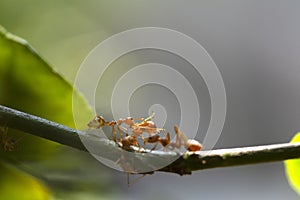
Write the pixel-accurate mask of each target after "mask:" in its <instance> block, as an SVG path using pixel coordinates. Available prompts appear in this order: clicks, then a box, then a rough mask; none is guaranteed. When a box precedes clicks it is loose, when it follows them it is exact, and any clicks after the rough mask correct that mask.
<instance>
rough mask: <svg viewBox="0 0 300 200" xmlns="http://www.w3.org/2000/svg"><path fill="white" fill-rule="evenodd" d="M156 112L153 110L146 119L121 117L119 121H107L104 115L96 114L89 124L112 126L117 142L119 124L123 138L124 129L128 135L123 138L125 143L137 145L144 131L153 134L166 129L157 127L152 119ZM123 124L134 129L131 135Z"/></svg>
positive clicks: (92, 126) (96, 126)
mask: <svg viewBox="0 0 300 200" xmlns="http://www.w3.org/2000/svg"><path fill="white" fill-rule="evenodd" d="M154 114H155V113H154V112H152V114H151V115H150V116H149V117H147V118H146V119H144V118H132V117H127V118H125V119H119V120H117V121H111V122H108V121H105V120H104V118H103V117H102V116H96V117H95V118H94V119H93V120H92V121H91V122H89V123H88V126H89V127H90V128H96V129H98V128H103V127H104V126H110V127H112V135H113V139H114V141H115V142H117V136H116V128H115V126H116V125H117V129H118V132H119V134H120V136H121V138H123V132H122V130H124V131H125V132H126V137H125V138H124V139H123V140H124V143H126V142H127V143H130V144H132V145H134V146H136V145H138V144H137V141H136V137H137V136H141V135H142V134H143V133H144V132H148V134H149V135H151V134H154V133H158V132H159V131H161V130H164V129H162V128H157V127H156V124H155V123H154V122H153V121H152V119H153V117H154ZM136 119H137V120H141V122H138V123H137V122H135V120H136ZM122 124H125V125H127V126H128V127H129V128H130V129H131V131H132V135H131V136H128V129H127V128H125V127H123V126H121V125H122ZM121 129H122V130H121ZM121 142H122V139H121ZM122 143H123V142H122Z"/></svg>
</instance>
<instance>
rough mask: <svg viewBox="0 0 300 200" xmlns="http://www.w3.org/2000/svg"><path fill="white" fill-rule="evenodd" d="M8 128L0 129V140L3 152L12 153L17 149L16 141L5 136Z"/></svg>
mask: <svg viewBox="0 0 300 200" xmlns="http://www.w3.org/2000/svg"><path fill="white" fill-rule="evenodd" d="M7 132H8V127H0V139H1V143H2V146H3V149H4V150H5V151H14V150H15V149H16V148H17V144H18V141H17V140H15V139H13V138H11V137H10V136H8V134H7Z"/></svg>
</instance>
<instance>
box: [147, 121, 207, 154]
mask: <svg viewBox="0 0 300 200" xmlns="http://www.w3.org/2000/svg"><path fill="white" fill-rule="evenodd" d="M174 130H175V133H176V142H170V133H169V132H168V133H167V135H166V138H161V137H160V136H159V135H158V134H156V135H153V136H150V137H148V138H146V139H145V140H144V144H146V143H147V142H148V143H156V144H155V146H154V147H153V148H152V150H154V149H155V148H156V146H157V144H158V143H160V144H161V145H162V146H163V147H167V148H169V149H171V150H173V149H175V148H177V149H180V148H181V146H182V144H183V145H184V147H185V148H186V149H187V150H188V151H193V152H194V151H200V150H201V149H202V145H201V144H200V142H198V141H197V140H194V139H188V138H187V137H186V136H185V135H184V134H183V133H182V132H181V131H180V129H179V128H178V126H174Z"/></svg>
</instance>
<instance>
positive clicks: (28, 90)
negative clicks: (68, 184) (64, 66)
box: [0, 27, 92, 160]
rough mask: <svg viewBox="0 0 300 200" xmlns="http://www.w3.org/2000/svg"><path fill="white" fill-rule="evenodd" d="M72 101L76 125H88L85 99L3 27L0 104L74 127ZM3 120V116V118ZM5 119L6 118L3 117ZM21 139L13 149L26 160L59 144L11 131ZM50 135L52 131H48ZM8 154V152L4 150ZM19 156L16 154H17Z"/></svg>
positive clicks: (38, 156) (0, 34) (12, 134)
mask: <svg viewBox="0 0 300 200" xmlns="http://www.w3.org/2000/svg"><path fill="white" fill-rule="evenodd" d="M72 101H73V102H74V105H75V106H78V107H79V108H80V109H76V110H80V114H78V113H76V116H80V117H81V119H80V120H78V118H77V119H76V123H78V124H76V127H77V128H85V127H86V123H87V122H88V121H89V120H90V119H91V118H92V113H91V111H90V109H89V107H88V106H87V104H86V102H85V101H84V99H83V98H82V97H81V96H80V95H79V94H78V93H77V92H75V95H74V98H73V87H72V85H71V84H69V83H68V82H67V81H66V80H65V79H64V78H62V76H60V75H59V74H58V73H57V72H56V71H54V70H53V68H52V67H50V65H49V64H48V63H46V62H45V61H44V60H43V59H42V58H41V57H40V56H39V55H38V54H37V53H36V51H35V50H34V49H33V48H32V47H31V46H30V45H29V44H28V43H27V42H26V41H24V40H23V39H21V38H19V37H17V36H14V35H12V34H10V33H8V32H7V31H6V30H4V28H2V27H0V104H2V105H5V106H8V107H11V108H14V109H18V110H21V111H23V112H27V113H30V114H34V115H37V116H40V117H43V118H46V119H49V120H52V121H55V122H58V123H61V124H64V125H67V126H69V127H75V124H74V120H73V112H72ZM2 120H3V119H2ZM4 120H5V119H4ZM9 134H10V135H11V136H12V137H14V139H16V140H18V139H19V138H21V139H20V142H19V148H18V151H15V152H10V153H9V154H11V155H13V156H18V158H19V159H20V158H22V159H25V160H34V159H40V158H43V157H45V156H46V155H49V154H50V153H52V152H53V151H54V150H55V149H56V147H57V146H58V145H57V144H56V143H53V142H49V141H46V140H44V139H40V138H37V137H35V136H30V135H28V134H24V133H21V134H20V133H16V131H12V130H10V133H9ZM49 134H51V133H49ZM2 154H6V155H7V153H6V152H4V153H3V152H2ZM15 158H16V157H15Z"/></svg>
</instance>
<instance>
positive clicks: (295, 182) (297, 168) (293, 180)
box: [284, 133, 300, 196]
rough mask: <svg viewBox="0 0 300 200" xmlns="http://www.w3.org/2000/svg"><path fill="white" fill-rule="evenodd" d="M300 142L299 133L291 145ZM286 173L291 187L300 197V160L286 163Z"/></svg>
mask: <svg viewBox="0 0 300 200" xmlns="http://www.w3.org/2000/svg"><path fill="white" fill-rule="evenodd" d="M294 142H300V133H297V134H296V135H295V136H294V137H293V139H292V140H291V143H294ZM284 164H285V173H286V177H287V179H288V182H289V184H290V186H291V187H292V188H293V189H294V190H295V191H296V192H297V193H298V195H299V196H300V159H292V160H286V161H284Z"/></svg>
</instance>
